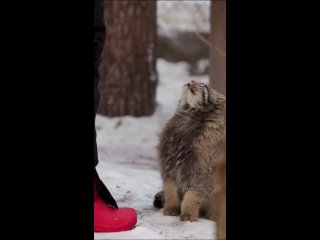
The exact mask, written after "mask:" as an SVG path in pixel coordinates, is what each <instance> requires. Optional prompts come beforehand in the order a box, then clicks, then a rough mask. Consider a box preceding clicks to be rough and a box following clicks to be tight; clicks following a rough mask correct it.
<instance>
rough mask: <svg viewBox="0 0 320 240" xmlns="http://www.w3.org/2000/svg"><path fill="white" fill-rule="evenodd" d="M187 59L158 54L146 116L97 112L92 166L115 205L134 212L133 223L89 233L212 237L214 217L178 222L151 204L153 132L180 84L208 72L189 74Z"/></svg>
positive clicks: (155, 187)
mask: <svg viewBox="0 0 320 240" xmlns="http://www.w3.org/2000/svg"><path fill="white" fill-rule="evenodd" d="M187 67H188V65H187V64H186V63H183V62H181V63H169V62H166V61H165V60H163V59H158V60H157V71H158V74H159V75H158V76H159V85H158V88H157V102H158V107H157V111H156V113H155V114H154V115H153V116H151V117H141V118H134V117H128V116H127V117H116V118H107V117H103V116H101V115H98V116H97V119H96V128H97V143H98V149H99V160H100V162H99V165H98V167H97V170H98V172H99V175H100V177H101V179H102V181H103V182H104V183H105V184H106V186H107V187H108V188H109V190H110V191H111V193H112V194H113V196H114V198H115V199H116V201H117V202H118V205H119V206H120V207H133V208H135V209H136V211H137V212H138V223H137V226H136V228H135V229H133V230H131V231H126V232H120V233H95V234H94V239H214V227H213V222H212V221H209V220H205V219H199V221H198V222H193V223H191V222H181V221H180V220H179V217H178V216H176V217H170V216H163V214H162V210H159V209H156V208H154V207H153V197H154V195H155V194H156V193H157V192H158V191H159V190H161V188H162V182H161V178H160V173H159V168H158V161H157V152H156V149H155V145H156V144H157V141H158V137H157V134H158V132H159V130H160V129H161V127H162V126H163V124H164V123H165V121H166V120H167V119H168V118H169V117H170V116H171V115H172V114H173V112H174V110H175V107H176V105H177V102H178V100H179V97H180V92H181V87H182V85H183V84H185V83H186V82H187V81H190V80H191V79H194V80H197V81H201V82H207V81H208V76H201V77H199V76H197V77H195V76H190V75H189V74H188V72H187Z"/></svg>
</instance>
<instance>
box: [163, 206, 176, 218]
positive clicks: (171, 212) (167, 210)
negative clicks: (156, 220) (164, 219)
mask: <svg viewBox="0 0 320 240" xmlns="http://www.w3.org/2000/svg"><path fill="white" fill-rule="evenodd" d="M178 214H179V208H178V207H166V206H165V207H164V209H163V215H165V216H176V215H178Z"/></svg>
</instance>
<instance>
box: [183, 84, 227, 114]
mask: <svg viewBox="0 0 320 240" xmlns="http://www.w3.org/2000/svg"><path fill="white" fill-rule="evenodd" d="M225 102H226V98H225V96H224V95H222V94H221V93H219V92H217V91H216V90H214V89H213V88H210V87H209V86H208V85H207V84H205V83H198V82H195V81H193V80H192V81H190V82H188V83H187V84H185V85H184V86H183V88H182V96H181V99H180V101H179V105H178V108H179V109H182V110H185V111H197V112H202V111H205V112H207V111H214V110H215V109H217V108H219V109H224V107H225Z"/></svg>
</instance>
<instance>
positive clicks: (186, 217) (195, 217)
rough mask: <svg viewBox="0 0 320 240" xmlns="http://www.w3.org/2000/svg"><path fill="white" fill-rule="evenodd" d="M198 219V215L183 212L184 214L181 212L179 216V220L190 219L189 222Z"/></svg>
mask: <svg viewBox="0 0 320 240" xmlns="http://www.w3.org/2000/svg"><path fill="white" fill-rule="evenodd" d="M197 220H198V216H195V215H192V214H189V213H184V214H181V216H180V221H183V222H185V221H190V222H195V221H197Z"/></svg>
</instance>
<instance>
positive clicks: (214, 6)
mask: <svg viewBox="0 0 320 240" xmlns="http://www.w3.org/2000/svg"><path fill="white" fill-rule="evenodd" d="M210 15H211V16H210V23H211V33H210V34H211V36H210V38H211V39H210V42H211V44H210V45H211V49H210V62H211V64H210V84H211V85H212V86H213V87H214V88H215V89H217V90H218V91H219V92H221V93H222V94H224V95H226V1H225V0H212V1H211V14H210Z"/></svg>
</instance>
